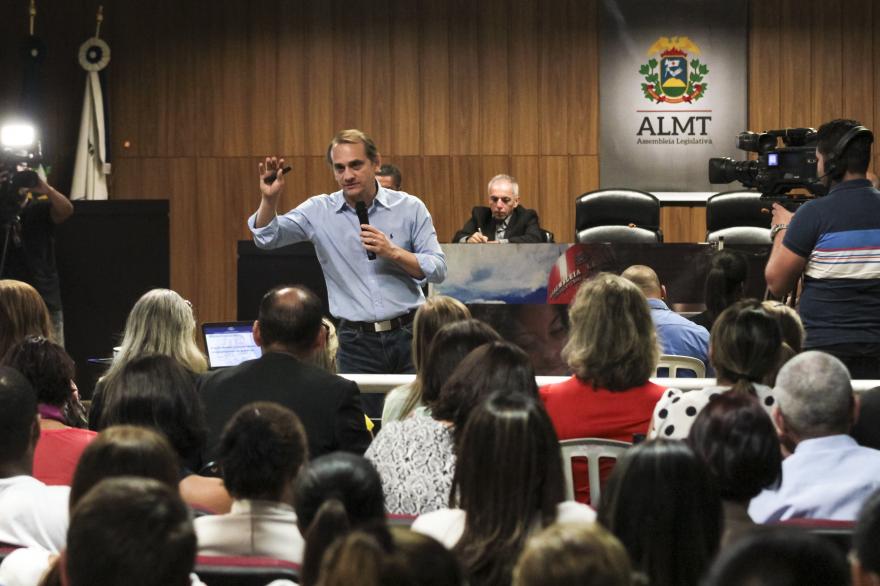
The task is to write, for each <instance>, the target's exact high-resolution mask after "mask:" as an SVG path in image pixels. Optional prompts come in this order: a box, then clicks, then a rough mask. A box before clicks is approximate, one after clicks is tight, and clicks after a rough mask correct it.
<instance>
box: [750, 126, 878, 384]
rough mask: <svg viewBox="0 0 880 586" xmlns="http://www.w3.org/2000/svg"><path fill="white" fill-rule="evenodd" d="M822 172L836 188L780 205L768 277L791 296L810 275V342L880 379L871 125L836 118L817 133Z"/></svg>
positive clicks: (778, 291)
mask: <svg viewBox="0 0 880 586" xmlns="http://www.w3.org/2000/svg"><path fill="white" fill-rule="evenodd" d="M816 138H817V145H816V158H817V175H818V176H819V179H820V180H821V182H822V183H823V184H825V185H826V186H827V187H829V191H828V195H826V196H824V197H818V198H816V199H814V200H812V201H809V202H807V203H805V204H804V205H802V206H801V207H800V208H798V209H797V211H796V213H792V212H790V211H789V210H787V209H785V208H784V207H783V206H782V205H780V204H779V203H774V204H773V210H772V212H773V221H772V228H771V238H772V240H773V245H772V250H771V252H770V258H769V259H768V261H767V267H766V269H765V272H764V276H765V278H766V280H767V287H768V288H769V289H770V292H771V293H773V294H774V295H777V296H783V295H785V294H787V293H789V292H791V291H792V290H793V289H795V287H796V286H797V283H798V279H799V278H800V276H801V275H802V274H803V276H804V284H803V292H802V293H801V297H800V308H799V313H800V315H801V319H802V320H803V322H804V326H805V328H806V332H807V339H806V344H805V346H806V348H807V349H810V350H822V351H824V352H828V353H829V354H833V355H834V356H837V357H838V358H840V359H841V360H842V361H843V362H844V363H845V364H846V366H847V367H848V368H849V371H850V374H851V376H852V378H854V379H878V378H880V256H878V252H880V191H878V190H877V189H875V188H874V187H873V186H872V185H871V182H870V181H869V180H868V178H867V170H868V165H869V163H870V161H871V143H872V142H873V140H874V137H873V134H872V133H871V131H870V130H868V129H867V128H865V127H864V126H861V125H860V124H859V123H858V122H856V121H854V120H833V121H831V122H828V123H826V124H823V125H822V126H821V127H820V128H819V132H818V134H817V137H816Z"/></svg>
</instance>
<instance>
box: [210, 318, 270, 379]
mask: <svg viewBox="0 0 880 586" xmlns="http://www.w3.org/2000/svg"><path fill="white" fill-rule="evenodd" d="M252 328H253V322H247V321H238V322H224V323H208V324H202V335H203V336H204V338H205V349H206V350H207V352H208V366H210V367H211V368H220V367H223V366H235V365H237V364H240V363H242V362H244V361H245V360H251V359H252V358H259V357H260V355H261V352H260V347H259V346H257V345H256V344H255V343H254V336H253V334H252V333H251V330H252Z"/></svg>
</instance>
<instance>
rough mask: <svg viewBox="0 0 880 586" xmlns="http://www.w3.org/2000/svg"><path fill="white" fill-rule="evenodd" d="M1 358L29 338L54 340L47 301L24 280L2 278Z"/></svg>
mask: <svg viewBox="0 0 880 586" xmlns="http://www.w3.org/2000/svg"><path fill="white" fill-rule="evenodd" d="M0 324H2V325H3V327H0V358H2V357H3V356H4V355H5V354H6V352H7V351H8V350H9V348H11V347H12V346H13V345H15V344H17V343H18V342H21V341H22V340H24V339H25V338H26V337H27V336H43V337H44V338H51V337H52V321H51V319H50V317H49V309H48V308H47V307H46V302H45V301H43V298H42V297H40V294H39V293H37V290H36V289H34V288H33V287H32V286H30V285H28V284H27V283H25V282H23V281H16V280H15V279H0Z"/></svg>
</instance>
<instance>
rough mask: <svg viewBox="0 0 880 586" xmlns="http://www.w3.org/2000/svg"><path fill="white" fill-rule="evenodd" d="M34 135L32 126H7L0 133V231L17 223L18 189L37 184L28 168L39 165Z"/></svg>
mask: <svg viewBox="0 0 880 586" xmlns="http://www.w3.org/2000/svg"><path fill="white" fill-rule="evenodd" d="M34 134H35V132H34V128H33V126H29V125H26V124H7V125H4V126H3V128H2V129H0V228H3V227H6V226H9V225H10V224H11V223H13V222H14V221H15V220H16V219H17V217H18V212H19V211H20V209H21V202H22V198H23V197H24V196H23V195H22V193H21V191H22V188H27V189H32V188H34V187H36V186H37V183H38V182H39V178H38V177H37V173H36V171H34V170H33V169H32V168H31V167H36V166H37V165H39V164H40V163H41V162H42V153H41V152H40V143H39V141H37V140H35V137H34Z"/></svg>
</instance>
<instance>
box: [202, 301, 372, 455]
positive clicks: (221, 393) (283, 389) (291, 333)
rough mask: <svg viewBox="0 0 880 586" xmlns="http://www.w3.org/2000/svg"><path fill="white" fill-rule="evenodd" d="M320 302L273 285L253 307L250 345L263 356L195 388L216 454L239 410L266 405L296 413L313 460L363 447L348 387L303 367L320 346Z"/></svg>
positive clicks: (358, 412) (366, 441) (354, 397)
mask: <svg viewBox="0 0 880 586" xmlns="http://www.w3.org/2000/svg"><path fill="white" fill-rule="evenodd" d="M325 339H326V337H325V333H324V330H323V328H322V326H321V302H320V300H319V299H318V298H317V297H316V296H315V294H314V293H312V292H311V291H309V290H308V289H306V288H304V287H276V288H275V289H272V290H271V291H269V292H268V293H266V295H264V296H263V300H262V301H261V302H260V310H259V315H258V318H257V321H256V322H255V323H254V341H255V342H256V343H257V345H258V346H260V348H261V349H262V352H263V355H262V356H261V357H260V358H257V359H255V360H248V361H246V362H243V363H241V364H239V365H238V366H233V367H231V368H224V369H222V370H217V371H214V372H212V373H210V374H208V375H206V376H205V377H204V378H203V379H202V381H201V382H200V385H199V391H200V393H201V396H202V400H203V401H204V404H205V416H206V419H207V422H208V450H209V454H215V453H216V448H217V446H218V445H219V442H220V434H221V432H222V430H223V426H224V425H226V422H227V421H229V420H230V419H231V418H232V416H233V415H234V414H235V412H236V411H238V410H239V409H240V408H241V407H243V406H244V405H247V404H248V403H252V402H254V401H272V402H275V403H280V404H281V405H284V406H285V407H287V408H288V409H290V410H291V411H293V412H294V413H296V414H297V415H298V416H299V418H300V421H302V424H303V427H305V430H306V435H307V437H308V442H309V453H310V454H311V455H312V456H315V457H316V456H320V455H322V454H328V453H330V452H333V451H336V450H345V451H349V452H355V453H358V454H363V453H364V451H365V450H366V449H367V446H369V445H370V440H371V437H370V433H369V432H368V431H367V425H366V420H365V418H364V411H363V408H362V407H361V400H360V391H359V390H358V387H357V385H356V384H355V383H353V382H351V381H348V380H346V379H344V378H342V377H339V376H336V375H334V374H330V373H329V372H326V371H325V370H323V369H321V368H319V367H317V366H315V365H313V364H310V361H311V357H312V355H313V354H314V353H315V352H317V351H319V350H320V348H321V345H322V344H323V343H324V342H325Z"/></svg>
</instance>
